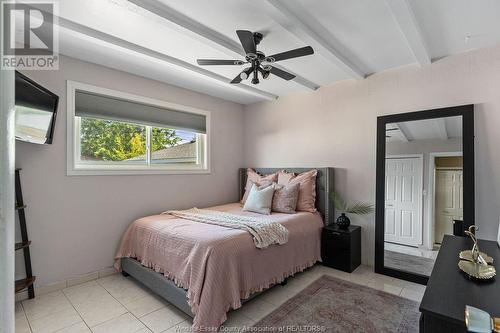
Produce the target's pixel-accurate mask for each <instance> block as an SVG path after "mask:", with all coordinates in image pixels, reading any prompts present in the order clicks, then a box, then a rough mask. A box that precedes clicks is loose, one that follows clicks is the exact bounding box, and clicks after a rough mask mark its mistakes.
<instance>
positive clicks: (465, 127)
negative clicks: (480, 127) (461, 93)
mask: <svg viewBox="0 0 500 333" xmlns="http://www.w3.org/2000/svg"><path fill="white" fill-rule="evenodd" d="M455 116H462V135H463V138H462V146H463V147H462V149H463V164H464V166H463V169H464V170H463V172H464V174H463V179H464V183H463V186H464V194H463V195H464V198H463V201H464V202H463V205H464V207H463V208H464V229H467V228H468V227H469V226H470V225H473V224H474V220H475V210H474V209H475V208H474V207H475V203H474V105H473V104H469V105H461V106H453V107H446V108H440V109H431V110H424V111H417V112H409V113H399V114H391V115H386V116H380V117H378V118H377V170H376V172H377V177H376V199H375V272H376V273H379V274H384V275H388V276H392V277H396V278H399V279H403V280H407V281H411V282H416V283H420V284H427V281H428V280H429V277H428V276H425V275H422V274H417V273H410V272H406V271H400V270H397V269H393V268H389V267H385V266H384V224H385V223H384V220H385V211H384V210H385V209H384V207H385V143H386V137H385V135H386V124H388V123H398V122H405V121H412V120H423V119H433V118H443V117H455Z"/></svg>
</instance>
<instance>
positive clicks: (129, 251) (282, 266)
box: [116, 168, 333, 330]
mask: <svg viewBox="0 0 500 333" xmlns="http://www.w3.org/2000/svg"><path fill="white" fill-rule="evenodd" d="M282 169H285V170H287V171H289V172H295V173H302V172H305V171H308V170H311V169H310V168H309V169H306V168H265V169H262V168H261V169H259V168H257V169H254V170H255V171H257V172H258V173H260V174H270V173H274V172H276V171H278V170H282ZM315 169H316V170H318V174H317V178H316V209H317V211H318V212H317V213H307V212H298V213H296V214H281V213H273V214H271V215H270V216H269V217H268V218H269V219H272V220H273V221H275V222H279V223H280V224H281V225H283V226H284V227H285V228H286V229H287V230H288V242H287V243H285V244H283V245H271V246H269V247H267V248H264V249H259V248H256V247H255V244H254V242H253V240H252V237H251V235H250V234H249V233H248V232H246V231H244V230H238V229H231V228H226V227H222V226H218V225H211V224H204V223H199V222H195V221H191V220H188V219H181V218H178V217H175V216H171V215H165V214H162V215H154V216H148V217H144V218H142V219H139V220H137V221H135V222H134V223H133V224H132V225H131V226H130V227H129V229H128V230H127V232H126V234H125V235H124V238H123V241H122V244H121V246H120V249H119V251H118V253H117V256H116V258H117V260H118V261H117V263H118V265H119V268H120V269H121V270H122V272H123V274H125V275H131V276H132V277H134V278H135V279H136V280H138V281H140V282H141V283H142V284H144V285H145V286H146V287H148V288H150V289H151V290H153V291H154V292H155V293H156V294H158V295H159V296H161V297H163V298H164V299H166V300H167V301H168V302H170V303H171V304H173V305H174V306H176V307H177V308H178V309H180V310H181V311H183V312H184V313H186V314H188V315H189V316H191V317H193V318H194V319H193V327H194V328H198V330H200V329H202V330H207V329H212V330H213V329H214V328H218V327H219V326H220V325H221V324H222V323H223V322H224V321H225V320H226V319H227V317H226V313H227V312H228V311H230V310H231V309H237V308H239V307H241V305H242V303H244V302H245V301H247V300H249V299H251V298H253V297H255V296H256V295H258V294H259V293H260V292H262V291H263V290H266V289H268V288H270V287H272V286H274V285H276V284H279V283H283V282H284V281H286V278H288V277H290V276H292V275H294V274H295V273H297V272H300V271H303V270H304V269H306V268H308V267H310V266H312V265H314V264H315V263H316V262H317V261H320V260H321V257H320V249H321V246H320V239H321V228H322V227H323V224H324V223H332V222H333V206H332V204H331V201H330V200H329V196H330V193H331V192H332V191H333V168H315ZM245 184H246V169H240V170H239V188H240V198H241V197H242V196H243V193H244V190H245V189H244V188H245ZM210 209H211V210H215V211H221V212H229V213H232V214H237V215H244V216H250V217H252V216H259V215H260V214H256V213H250V212H243V211H242V209H241V205H240V204H239V203H231V204H226V205H221V206H215V207H210ZM260 216H262V215H260Z"/></svg>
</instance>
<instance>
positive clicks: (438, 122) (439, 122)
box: [434, 118, 450, 140]
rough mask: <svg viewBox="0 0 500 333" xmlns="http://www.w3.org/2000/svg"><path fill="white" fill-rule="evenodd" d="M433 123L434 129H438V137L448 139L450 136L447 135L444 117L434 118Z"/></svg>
mask: <svg viewBox="0 0 500 333" xmlns="http://www.w3.org/2000/svg"><path fill="white" fill-rule="evenodd" d="M434 125H435V126H436V130H437V131H438V134H439V138H441V139H443V140H448V139H449V138H450V137H449V135H448V131H447V130H446V122H445V120H444V118H436V119H435V120H434Z"/></svg>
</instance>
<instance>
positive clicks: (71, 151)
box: [66, 80, 210, 176]
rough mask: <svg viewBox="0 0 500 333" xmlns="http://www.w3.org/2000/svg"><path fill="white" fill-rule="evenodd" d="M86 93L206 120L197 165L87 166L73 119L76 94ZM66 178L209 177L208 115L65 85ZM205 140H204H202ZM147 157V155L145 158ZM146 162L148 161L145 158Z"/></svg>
mask: <svg viewBox="0 0 500 333" xmlns="http://www.w3.org/2000/svg"><path fill="white" fill-rule="evenodd" d="M77 90H78V91H86V92H91V93H96V94H101V95H105V96H111V97H115V98H120V99H125V100H130V101H134V102H137V103H143V104H148V105H154V106H158V107H162V108H166V109H173V110H177V111H183V112H189V113H195V114H201V115H204V116H205V117H206V134H205V135H197V143H198V144H197V152H199V153H197V158H198V157H199V158H200V159H201V161H200V163H197V164H196V165H193V164H183V163H177V164H175V163H172V164H170V163H169V164H155V163H151V164H149V163H148V164H137V165H133V164H124V165H117V164H114V163H105V162H104V163H103V162H99V163H91V162H90V163H89V162H83V163H82V162H81V161H80V126H79V120H80V118H79V117H76V116H75V94H76V91H77ZM66 117H67V119H66V125H67V142H66V148H67V149H66V153H67V162H66V164H67V174H68V176H90V175H96V176H97V175H158V174H209V173H210V112H209V111H206V110H201V109H197V108H192V107H189V106H185V105H180V104H174V103H169V102H165V101H161V100H157V99H152V98H148V97H143V96H138V95H134V94H129V93H125V92H121V91H117V90H112V89H107V88H102V87H98V86H94V85H90V84H86V83H81V82H75V81H69V80H68V81H67V114H66ZM203 137H204V139H203ZM146 155H147V156H149V154H146ZM148 158H149V157H148Z"/></svg>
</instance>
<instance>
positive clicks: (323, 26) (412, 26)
mask: <svg viewBox="0 0 500 333" xmlns="http://www.w3.org/2000/svg"><path fill="white" fill-rule="evenodd" d="M59 7H60V13H59V16H60V21H59V24H60V27H61V29H60V52H61V53H62V54H65V55H68V56H71V57H74V58H78V59H82V60H85V61H89V62H93V63H97V64H101V65H105V66H108V67H111V68H115V69H119V70H123V71H127V72H131V73H134V74H137V75H140V76H144V77H148V78H152V79H155V80H159V81H163V82H166V83H170V84H174V85H177V86H181V87H185V88H188V89H192V90H195V91H200V92H203V93H206V94H209V95H213V96H216V97H220V98H224V99H227V100H231V101H235V102H238V103H242V104H249V103H253V102H257V101H261V100H265V99H274V98H277V97H278V96H283V95H287V94H291V93H294V92H298V91H311V90H314V89H316V88H318V87H320V86H323V85H328V84H332V83H334V82H337V81H340V80H348V79H355V80H362V79H363V77H365V76H367V75H369V74H372V73H375V72H379V71H383V70H385V69H389V68H393V67H398V66H402V65H407V64H414V63H418V64H420V65H427V64H429V63H430V62H431V61H432V60H434V59H439V58H442V57H444V56H448V55H451V54H456V53H460V52H465V51H467V50H470V49H476V48H481V47H487V46H491V45H494V44H497V43H500V20H499V19H498V14H499V13H500V1H498V0H478V1H471V0H261V1H248V0H210V1H200V0H130V1H126V0H86V1H82V0H64V1H63V0H61V1H60V6H59ZM237 29H244V30H251V31H259V32H263V33H264V35H265V37H264V39H263V41H262V42H261V44H260V45H259V46H258V49H259V50H262V51H263V52H264V53H266V54H267V55H270V54H273V53H278V52H282V51H287V50H289V49H293V48H298V47H302V46H306V45H311V46H312V47H313V48H314V50H315V54H314V55H311V56H307V57H302V58H296V59H292V60H285V61H282V62H279V63H277V64H279V65H280V66H281V68H282V69H285V70H288V71H290V72H292V73H294V74H296V75H297V78H296V79H294V80H292V81H284V80H282V79H280V78H278V77H275V76H272V75H271V77H270V79H269V80H261V83H260V84H259V85H256V86H254V85H252V84H251V83H250V82H249V80H248V81H244V82H243V83H242V84H238V85H231V84H229V83H228V82H229V81H230V80H231V79H232V78H234V77H235V76H236V75H238V73H239V71H240V70H241V69H242V67H243V66H206V67H200V66H198V65H197V64H196V59H197V58H209V59H210V58H214V59H242V56H241V54H242V52H243V51H242V50H241V47H240V46H239V41H238V38H237V36H236V33H235V31H236V30H237Z"/></svg>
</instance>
